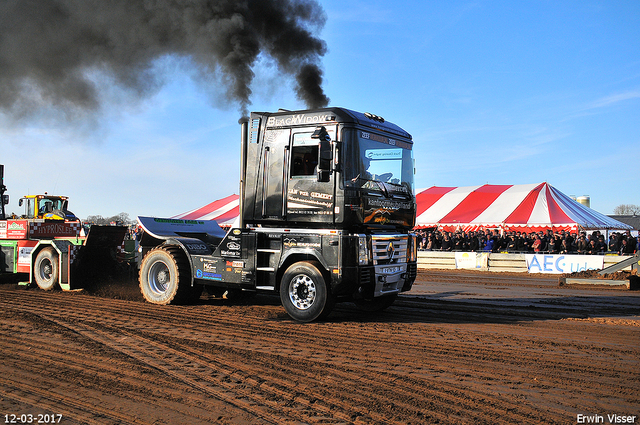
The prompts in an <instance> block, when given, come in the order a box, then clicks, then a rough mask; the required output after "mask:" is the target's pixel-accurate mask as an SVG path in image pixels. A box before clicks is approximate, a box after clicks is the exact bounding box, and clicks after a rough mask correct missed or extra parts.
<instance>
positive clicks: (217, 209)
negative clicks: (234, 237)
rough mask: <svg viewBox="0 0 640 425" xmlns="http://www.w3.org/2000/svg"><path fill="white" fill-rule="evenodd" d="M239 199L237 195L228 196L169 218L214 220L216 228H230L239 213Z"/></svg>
mask: <svg viewBox="0 0 640 425" xmlns="http://www.w3.org/2000/svg"><path fill="white" fill-rule="evenodd" d="M239 199H240V197H239V196H238V195H230V196H227V197H226V198H222V199H218V200H217V201H213V202H211V203H210V204H207V205H205V206H203V207H200V208H196V209H195V210H191V211H188V212H186V213H182V214H178V215H176V216H175V217H171V218H180V219H183V220H215V221H216V223H218V226H221V227H224V226H231V224H232V223H233V221H234V220H235V219H236V217H238V214H239V213H240V204H239Z"/></svg>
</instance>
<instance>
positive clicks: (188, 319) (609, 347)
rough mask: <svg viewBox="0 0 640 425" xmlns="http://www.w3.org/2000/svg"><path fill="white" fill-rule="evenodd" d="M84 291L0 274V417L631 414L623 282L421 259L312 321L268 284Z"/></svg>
mask: <svg viewBox="0 0 640 425" xmlns="http://www.w3.org/2000/svg"><path fill="white" fill-rule="evenodd" d="M97 292H98V293H97V294H87V293H62V292H51V293H45V292H42V291H40V290H35V289H30V290H25V289H23V288H18V287H17V286H16V285H13V284H8V283H5V284H3V285H0V308H1V309H2V315H1V317H0V336H1V337H0V347H1V352H0V356H1V357H0V413H1V414H2V418H0V419H5V416H4V415H6V414H15V415H18V418H17V419H18V423H20V415H22V414H29V413H32V414H34V415H36V416H34V420H37V419H38V417H37V414H61V415H62V421H61V422H60V423H63V424H80V423H83V424H84V423H88V424H115V423H117V424H205V423H220V424H263V423H270V424H284V423H291V424H294V423H295V424H302V423H309V424H343V423H344V424H378V423H381V424H382V423H388V424H419V423H420V424H422V423H445V424H447V423H469V424H478V423H487V424H489V423H490V424H501V423H505V424H506V423H509V424H512V423H531V424H537V423H559V424H575V423H577V418H578V416H577V415H578V414H585V415H602V416H603V417H604V421H605V422H604V423H608V422H607V415H608V414H619V415H635V416H636V419H635V423H636V424H637V423H640V419H639V418H638V416H639V415H640V401H639V400H640V395H639V392H640V293H639V292H638V291H627V290H618V289H611V288H601V287H599V288H583V287H579V288H574V287H559V286H558V284H557V279H556V278H553V277H548V276H546V277H545V276H540V277H529V276H520V275H518V276H513V275H502V274H486V273H473V272H459V271H452V272H445V271H433V272H429V273H422V272H421V273H420V274H419V277H418V282H417V284H416V286H415V287H414V290H413V291H412V292H410V293H409V294H407V295H403V296H402V297H401V299H400V300H399V301H398V302H397V303H396V304H394V305H393V306H392V307H391V308H389V309H388V310H387V311H386V312H385V313H383V314H382V315H379V316H377V317H375V316H373V317H372V316H369V317H366V316H365V317H363V316H362V315H361V314H360V313H359V312H358V311H357V310H356V309H355V307H354V306H353V305H351V304H341V305H338V307H337V308H336V310H335V311H334V312H333V313H332V314H331V315H330V316H329V318H328V320H327V321H325V322H322V323H312V324H298V323H295V322H293V321H291V320H290V319H289V318H288V316H287V315H286V314H285V312H284V310H283V308H282V307H281V306H280V305H279V303H278V300H277V299H276V298H273V297H267V296H258V297H256V298H254V299H253V300H251V301H250V302H236V303H231V302H228V301H218V300H205V299H203V300H201V302H200V303H199V304H198V305H193V306H168V307H160V306H154V305H150V304H147V303H143V302H142V301H140V297H139V296H138V295H137V292H136V291H135V288H127V287H117V286H111V287H107V288H103V289H101V290H100V291H97ZM23 418H28V417H26V416H25V417H23ZM42 418H45V417H44V416H43V417H42ZM9 419H11V417H9ZM0 423H1V422H0ZM34 423H35V421H34Z"/></svg>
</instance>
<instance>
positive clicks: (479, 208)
mask: <svg viewBox="0 0 640 425" xmlns="http://www.w3.org/2000/svg"><path fill="white" fill-rule="evenodd" d="M416 200H417V202H418V211H417V214H416V215H417V220H416V227H433V226H440V227H447V228H457V227H462V228H480V227H498V228H503V229H513V228H534V229H538V228H557V229H560V228H565V229H578V228H580V229H585V230H587V229H593V230H595V229H628V228H630V226H628V225H626V224H624V223H621V222H619V221H617V220H614V219H612V218H610V217H607V216H606V215H604V214H600V213H599V212H597V211H595V210H592V209H591V208H588V207H586V206H584V205H582V204H580V203H578V202H576V201H574V200H573V199H571V198H570V197H568V196H567V195H565V194H564V193H562V192H560V191H559V190H557V189H556V188H554V187H553V186H551V185H549V184H548V183H546V182H544V183H535V184H524V185H489V184H486V185H483V186H466V187H436V186H434V187H431V188H429V189H425V190H422V191H420V192H418V194H417V195H416Z"/></svg>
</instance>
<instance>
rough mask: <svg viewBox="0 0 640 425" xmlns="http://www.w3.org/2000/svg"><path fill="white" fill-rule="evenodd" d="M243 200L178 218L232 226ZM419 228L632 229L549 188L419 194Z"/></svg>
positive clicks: (485, 187) (500, 187)
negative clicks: (209, 221) (210, 221)
mask: <svg viewBox="0 0 640 425" xmlns="http://www.w3.org/2000/svg"><path fill="white" fill-rule="evenodd" d="M238 200H239V197H238V195H230V196H227V197H226V198H222V199H219V200H217V201H213V202H211V203H209V204H207V205H205V206H203V207H200V208H196V209H194V210H191V211H188V212H186V213H183V214H179V215H177V216H175V217H173V218H181V219H184V220H215V221H216V222H217V223H218V224H219V225H221V226H225V225H231V224H232V223H233V221H234V219H235V218H236V217H237V216H238V214H239V211H240V210H239V202H238ZM416 200H417V203H418V210H417V213H416V216H417V220H416V227H422V228H424V227H435V226H439V227H444V228H448V229H453V228H465V229H471V228H480V227H488V228H502V229H505V230H508V229H516V228H529V229H532V230H534V229H535V230H537V229H541V228H554V229H575V230H577V229H585V230H605V229H620V230H622V229H624V230H626V229H632V227H631V226H629V225H627V224H624V223H622V222H620V221H618V220H615V219H613V218H611V217H607V216H606V215H604V214H600V213H599V212H597V211H595V210H592V209H591V208H588V207H586V206H584V205H582V204H580V203H578V202H576V201H574V200H573V199H571V198H570V197H568V196H567V195H565V194H564V193H562V192H560V191H559V190H557V189H556V188H554V187H553V186H551V185H549V184H547V183H546V182H544V183H535V184H523V185H489V184H486V185H483V186H466V187H437V186H434V187H431V188H428V189H425V190H422V191H419V192H418V193H417V194H416Z"/></svg>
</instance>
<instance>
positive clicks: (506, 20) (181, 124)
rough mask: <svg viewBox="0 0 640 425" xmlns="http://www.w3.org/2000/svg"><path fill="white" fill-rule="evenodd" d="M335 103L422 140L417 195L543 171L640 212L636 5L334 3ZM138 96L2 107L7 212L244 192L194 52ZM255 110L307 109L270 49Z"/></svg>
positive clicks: (142, 208)
mask: <svg viewBox="0 0 640 425" xmlns="http://www.w3.org/2000/svg"><path fill="white" fill-rule="evenodd" d="M320 3H321V4H322V6H323V8H324V9H325V12H326V14H327V22H326V25H325V27H324V29H323V30H322V32H321V33H320V34H319V36H320V37H321V38H322V39H324V40H325V41H326V43H327V48H328V52H327V54H326V55H325V57H324V58H323V62H322V66H323V70H324V78H325V82H324V84H323V86H324V90H325V93H326V94H327V96H328V97H330V98H331V102H330V105H331V106H343V107H347V108H350V109H355V110H359V111H363V112H364V111H368V112H372V113H375V114H377V115H381V116H383V117H384V118H385V119H387V120H389V121H392V122H394V123H396V124H398V125H400V126H401V127H403V128H405V129H406V130H407V131H408V132H409V133H411V134H412V135H413V139H414V143H415V144H414V149H415V156H416V163H417V175H416V187H418V188H427V187H430V186H434V185H435V186H470V185H480V184H485V183H490V184H528V183H538V182H542V181H547V182H548V183H549V184H551V185H553V186H555V187H556V188H558V189H559V190H560V191H562V192H564V193H565V194H567V195H576V196H581V195H589V196H590V197H591V207H592V208H594V209H595V210H597V211H599V212H601V213H604V214H611V213H612V212H613V209H614V208H615V207H616V206H618V205H620V204H636V205H640V190H639V189H638V188H639V187H640V173H639V172H638V169H639V168H640V167H639V165H640V143H639V141H640V2H638V1H588V0H585V1H561V2H558V1H543V0H538V1H522V2H512V1H474V2H463V1H447V2H445V1H438V2H435V1H434V2H431V1H395V2H386V1H373V0H368V1H366V2H365V1H349V2H344V1H337V0H321V1H320ZM156 66H157V68H158V69H161V70H163V73H162V75H163V81H164V85H163V86H162V87H161V88H160V89H159V90H158V91H156V92H155V93H154V94H153V95H152V96H150V97H147V98H146V99H143V100H139V99H135V98H133V96H131V95H130V94H128V93H127V92H126V91H124V90H122V89H119V88H118V87H117V86H114V85H113V84H112V81H110V80H109V78H107V77H105V76H104V75H101V74H100V73H99V72H96V75H95V76H94V78H95V79H96V81H99V82H100V83H101V85H102V86H103V87H104V88H103V91H104V92H103V93H102V96H103V97H104V99H106V100H105V102H104V103H103V110H102V112H101V113H100V114H99V115H98V116H95V117H94V118H93V119H87V118H78V119H74V118H73V117H71V118H68V117H67V118H68V119H62V118H61V116H60V114H59V113H58V112H56V111H55V110H43V111H42V112H41V113H39V114H38V115H37V116H35V117H34V116H32V117H29V118H28V119H23V120H18V121H12V120H10V119H9V118H8V117H7V116H4V115H1V114H0V140H1V141H2V142H1V143H2V154H1V155H0V163H2V164H4V165H5V184H6V185H7V187H8V189H9V191H8V193H9V195H10V196H11V204H10V205H9V208H8V211H10V212H11V211H15V212H19V209H18V206H17V200H18V199H19V198H20V196H22V195H25V194H36V193H41V192H45V191H47V192H49V193H56V194H63V195H67V196H70V197H71V201H70V207H71V208H70V209H71V210H72V211H74V212H75V213H76V215H78V216H80V217H82V218H85V217H87V216H88V215H94V214H99V215H102V216H105V217H107V216H111V215H115V214H118V213H120V212H126V213H128V214H129V215H130V216H131V217H135V216H137V215H152V216H173V215H176V214H178V213H181V212H184V211H187V210H191V209H193V208H196V207H199V206H201V205H203V204H205V203H207V202H210V201H212V200H215V199H218V198H221V197H224V196H227V195H229V194H231V193H237V191H238V169H239V166H238V163H239V136H240V128H239V125H238V118H239V117H240V113H239V112H238V110H239V107H238V105H234V104H228V103H226V102H225V101H224V100H222V97H221V96H220V93H221V92H222V90H221V89H220V87H218V86H216V83H215V82H212V83H211V84H209V85H207V86H204V85H202V84H200V83H195V82H194V80H193V79H192V78H191V76H192V74H193V70H191V69H190V66H189V63H188V61H185V60H181V61H178V60H176V59H174V58H166V59H163V60H162V61H159V62H158V63H157V64H156ZM254 71H255V73H256V78H255V80H254V82H253V85H252V87H251V88H252V91H253V95H252V97H251V102H252V104H251V106H250V109H251V110H253V111H275V110H277V109H278V108H286V109H303V108H304V104H303V103H302V102H301V101H299V100H297V99H296V98H295V95H294V91H293V82H292V81H291V79H290V78H287V77H284V76H282V75H279V74H278V73H277V72H276V71H275V69H274V67H273V65H272V63H271V62H270V61H269V60H268V58H263V60H261V61H260V63H259V64H257V66H256V68H255V69H254Z"/></svg>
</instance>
